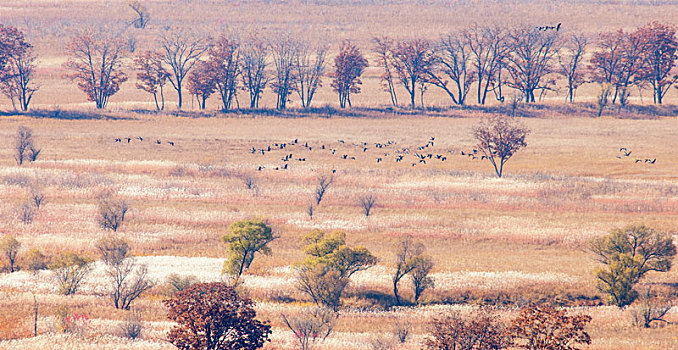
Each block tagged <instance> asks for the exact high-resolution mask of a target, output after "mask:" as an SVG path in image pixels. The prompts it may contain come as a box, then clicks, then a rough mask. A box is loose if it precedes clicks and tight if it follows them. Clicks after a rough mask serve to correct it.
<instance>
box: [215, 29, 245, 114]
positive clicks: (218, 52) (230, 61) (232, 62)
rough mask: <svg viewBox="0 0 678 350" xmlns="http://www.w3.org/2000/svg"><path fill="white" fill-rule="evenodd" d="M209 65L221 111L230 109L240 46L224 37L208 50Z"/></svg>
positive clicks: (235, 88)
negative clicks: (219, 99)
mask: <svg viewBox="0 0 678 350" xmlns="http://www.w3.org/2000/svg"><path fill="white" fill-rule="evenodd" d="M209 64H210V65H211V66H212V67H211V68H212V73H213V74H214V84H215V86H216V88H217V90H219V94H220V95H221V102H222V107H223V110H224V111H226V110H228V109H229V108H231V104H232V102H233V99H235V98H236V92H237V88H238V76H239V75H240V72H241V67H240V45H239V44H238V43H237V42H236V41H234V40H230V39H228V38H226V37H224V36H222V37H221V38H219V40H218V41H217V42H216V44H215V45H214V46H212V47H211V48H210V50H209Z"/></svg>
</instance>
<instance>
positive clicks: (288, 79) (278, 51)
mask: <svg viewBox="0 0 678 350" xmlns="http://www.w3.org/2000/svg"><path fill="white" fill-rule="evenodd" d="M269 47H270V49H271V55H272V56H273V65H274V67H275V73H276V74H275V77H274V79H273V82H272V83H271V88H272V89H273V91H274V92H275V93H276V95H277V100H276V108H277V109H285V107H287V100H288V98H289V96H290V94H292V92H293V91H294V88H295V86H296V85H297V84H296V80H297V76H296V74H295V63H296V62H297V60H298V57H299V51H300V48H299V43H298V42H297V40H296V39H294V38H293V37H292V34H290V33H284V34H281V35H279V36H278V37H276V38H273V39H271V41H270V43H269Z"/></svg>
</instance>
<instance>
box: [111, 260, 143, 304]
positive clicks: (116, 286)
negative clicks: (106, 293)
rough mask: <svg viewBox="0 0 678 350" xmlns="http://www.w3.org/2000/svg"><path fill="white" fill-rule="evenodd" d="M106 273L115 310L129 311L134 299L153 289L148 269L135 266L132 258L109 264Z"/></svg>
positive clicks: (138, 265)
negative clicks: (109, 281) (109, 280)
mask: <svg viewBox="0 0 678 350" xmlns="http://www.w3.org/2000/svg"><path fill="white" fill-rule="evenodd" d="M106 272H107V274H108V276H109V277H110V279H111V287H112V288H111V292H110V295H111V299H113V304H114V305H115V308H116V309H123V310H129V309H130V306H131V304H132V302H133V301H134V300H135V299H136V298H138V297H139V296H140V295H141V294H142V293H143V292H145V291H147V290H149V289H151V288H152V287H153V283H152V282H151V281H150V280H149V279H148V267H147V266H146V265H143V264H142V265H140V264H137V263H136V261H135V260H134V258H129V257H128V258H125V259H123V260H122V261H121V262H119V263H117V264H109V265H108V267H107V271H106Z"/></svg>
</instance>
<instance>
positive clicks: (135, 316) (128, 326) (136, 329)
mask: <svg viewBox="0 0 678 350" xmlns="http://www.w3.org/2000/svg"><path fill="white" fill-rule="evenodd" d="M119 328H120V335H121V336H122V337H123V338H127V339H132V340H134V339H137V338H140V337H141V331H142V330H143V328H144V327H143V325H142V324H141V319H140V318H139V313H138V312H136V311H134V310H133V311H130V313H129V314H128V315H127V317H126V318H125V320H124V321H122V322H121V323H120V325H119Z"/></svg>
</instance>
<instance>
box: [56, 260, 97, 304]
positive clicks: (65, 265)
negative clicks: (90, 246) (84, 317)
mask: <svg viewBox="0 0 678 350" xmlns="http://www.w3.org/2000/svg"><path fill="white" fill-rule="evenodd" d="M90 263H91V260H90V259H88V258H86V257H83V256H80V255H78V254H76V253H64V254H62V255H60V256H58V257H56V258H55V259H54V260H53V261H52V263H51V264H50V265H49V269H50V270H52V271H53V273H54V277H55V279H56V282H57V286H58V288H59V292H60V293H62V294H64V295H73V294H75V292H77V291H78V289H79V288H80V283H81V282H82V280H83V279H84V278H85V277H86V276H87V275H88V274H89V273H90V271H91V270H92V266H91V264H90Z"/></svg>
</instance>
